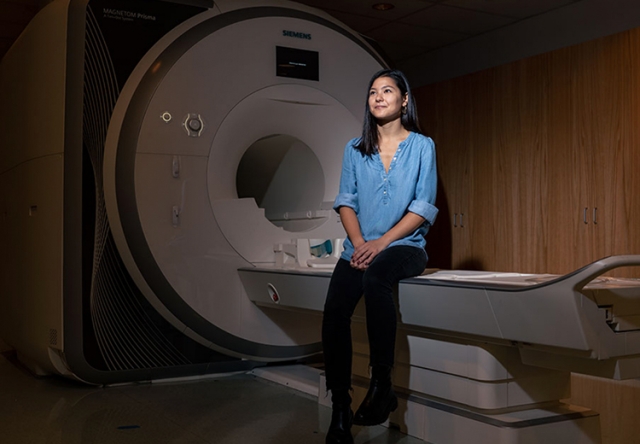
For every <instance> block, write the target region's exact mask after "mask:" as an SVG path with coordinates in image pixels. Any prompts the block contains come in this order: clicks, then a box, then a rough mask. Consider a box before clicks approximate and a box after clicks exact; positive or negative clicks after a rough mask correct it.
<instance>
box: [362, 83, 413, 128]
mask: <svg viewBox="0 0 640 444" xmlns="http://www.w3.org/2000/svg"><path fill="white" fill-rule="evenodd" d="M406 105H407V95H406V94H405V95H404V97H403V96H402V93H401V92H400V88H398V85H397V84H396V82H395V80H393V79H392V78H391V77H378V78H377V79H376V80H374V82H373V84H372V85H371V89H370V90H369V110H370V111H371V114H373V117H375V118H376V119H377V120H378V121H379V122H381V123H382V122H389V121H392V120H395V119H399V118H400V115H401V113H402V107H403V106H406Z"/></svg>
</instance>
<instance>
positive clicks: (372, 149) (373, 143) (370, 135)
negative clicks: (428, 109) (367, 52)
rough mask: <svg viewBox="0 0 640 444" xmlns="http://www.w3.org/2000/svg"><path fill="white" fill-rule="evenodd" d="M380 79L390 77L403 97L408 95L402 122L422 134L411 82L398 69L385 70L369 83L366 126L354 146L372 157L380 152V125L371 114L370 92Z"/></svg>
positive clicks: (374, 76) (376, 74)
mask: <svg viewBox="0 0 640 444" xmlns="http://www.w3.org/2000/svg"><path fill="white" fill-rule="evenodd" d="M380 77H389V78H391V79H393V81H394V82H396V85H397V86H398V89H399V90H400V94H401V96H402V97H403V98H404V96H405V94H406V95H407V110H406V113H402V115H401V118H400V122H401V123H402V126H403V127H404V128H405V129H406V130H407V131H413V132H415V133H422V131H421V130H420V124H419V123H418V112H417V109H416V102H415V100H414V98H413V94H411V89H410V88H409V82H408V81H407V78H406V77H405V76H404V74H403V73H402V72H401V71H399V70H397V69H383V70H381V71H378V72H377V73H375V74H374V75H373V77H371V81H370V82H369V88H367V101H366V103H365V111H364V125H363V126H362V137H361V138H360V140H359V141H358V143H357V144H356V145H355V146H354V148H355V149H357V150H358V151H360V152H361V153H362V154H363V155H366V156H371V155H373V154H375V153H377V152H378V125H377V121H376V118H375V117H373V114H371V110H370V109H369V91H371V86H373V82H375V81H376V79H378V78H380Z"/></svg>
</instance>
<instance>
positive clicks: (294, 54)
mask: <svg viewBox="0 0 640 444" xmlns="http://www.w3.org/2000/svg"><path fill="white" fill-rule="evenodd" d="M319 66H320V65H319V57H318V52H316V51H307V50H305V49H297V48H287V47H284V46H276V75H277V76H278V77H293V78H296V79H303V80H316V81H318V80H320V75H319V71H320V68H319Z"/></svg>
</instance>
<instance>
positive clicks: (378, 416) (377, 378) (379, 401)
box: [353, 366, 398, 426]
mask: <svg viewBox="0 0 640 444" xmlns="http://www.w3.org/2000/svg"><path fill="white" fill-rule="evenodd" d="M397 408H398V397H397V396H396V394H395V392H394V391H393V385H392V384H391V368H390V367H386V366H384V367H383V366H375V367H373V368H372V371H371V384H370V385H369V391H368V392H367V396H365V398H364V401H362V404H360V407H359V408H358V411H357V412H356V414H355V416H354V418H353V423H354V424H357V425H364V426H373V425H377V424H382V423H383V422H385V421H386V420H387V418H389V414H390V413H391V412H393V411H395V410H396V409H397Z"/></svg>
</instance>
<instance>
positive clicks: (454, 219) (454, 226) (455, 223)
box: [453, 213, 458, 228]
mask: <svg viewBox="0 0 640 444" xmlns="http://www.w3.org/2000/svg"><path fill="white" fill-rule="evenodd" d="M457 227H458V213H453V228H457Z"/></svg>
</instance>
